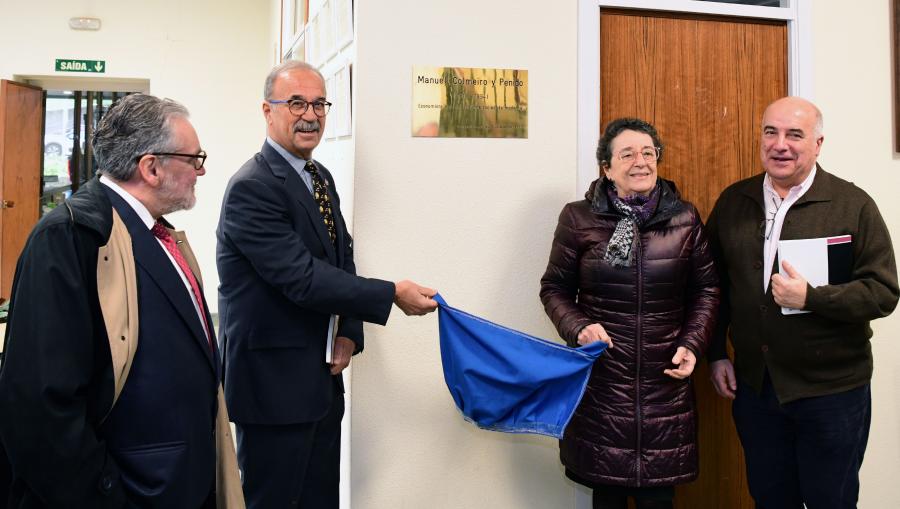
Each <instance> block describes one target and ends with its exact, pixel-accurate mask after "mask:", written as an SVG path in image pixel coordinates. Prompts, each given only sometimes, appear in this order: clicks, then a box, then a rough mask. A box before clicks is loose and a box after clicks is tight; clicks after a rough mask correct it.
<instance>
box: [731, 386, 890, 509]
mask: <svg viewBox="0 0 900 509" xmlns="http://www.w3.org/2000/svg"><path fill="white" fill-rule="evenodd" d="M731 411H732V415H733V416H734V423H735V426H736V427H737V432H738V436H739V437H740V440H741V445H742V446H743V448H744V457H745V461H746V465H747V482H748V484H749V487H750V495H751V496H752V497H753V499H754V501H755V502H756V507H757V508H758V509H782V508H784V509H788V508H790V509H795V508H796V509H799V508H802V507H803V505H802V504H804V503H805V504H806V507H807V508H808V509H829V508H835V509H837V508H841V509H844V508H855V507H856V501H857V499H858V497H859V469H860V467H861V466H862V461H863V455H864V454H865V452H866V442H867V441H868V439H869V425H870V423H871V421H872V395H871V392H870V388H869V384H866V385H863V386H862V387H857V388H855V389H851V390H849V391H845V392H841V393H837V394H829V395H827V396H817V397H812V398H804V399H800V400H796V401H791V402H790V403H786V404H784V405H781V404H779V403H778V399H777V398H776V396H775V390H774V388H773V387H772V382H771V380H769V376H768V374H766V376H765V379H764V381H763V387H762V393H761V394H756V392H755V391H754V390H753V388H752V387H750V386H749V385H746V384H744V383H741V382H740V381H738V387H737V397H736V398H735V400H734V404H733V405H732V408H731Z"/></svg>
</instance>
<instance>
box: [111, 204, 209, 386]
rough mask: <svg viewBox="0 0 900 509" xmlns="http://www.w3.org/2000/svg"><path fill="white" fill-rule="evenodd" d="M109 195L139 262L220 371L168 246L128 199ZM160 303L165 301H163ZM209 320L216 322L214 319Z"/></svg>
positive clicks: (140, 303)
mask: <svg viewBox="0 0 900 509" xmlns="http://www.w3.org/2000/svg"><path fill="white" fill-rule="evenodd" d="M107 195H108V196H109V198H110V201H111V202H112V204H113V207H115V208H116V210H117V211H118V212H119V216H121V218H122V221H123V222H124V223H125V226H126V227H128V233H129V235H131V243H132V245H133V247H134V260H135V263H137V264H138V265H140V266H141V268H143V269H144V270H145V271H146V272H147V274H148V275H149V276H150V279H152V280H153V282H154V283H155V284H156V285H157V286H158V287H159V288H160V290H161V291H162V293H163V294H164V295H165V297H166V299H167V300H168V301H169V303H170V304H171V305H172V307H173V308H174V309H175V312H176V313H177V314H178V316H180V317H181V319H182V321H183V322H184V324H185V325H186V326H187V328H188V329H189V330H190V331H191V335H192V336H193V337H194V340H195V341H196V342H197V343H198V345H199V346H200V347H201V348H202V349H203V352H204V353H205V354H206V357H207V360H209V363H210V367H211V368H212V369H213V371H214V372H216V373H218V369H216V362H215V361H214V360H213V356H212V352H211V351H210V348H209V340H208V339H207V337H206V331H204V330H203V324H202V323H200V317H199V316H197V313H196V311H195V310H194V302H193V299H192V298H191V296H190V294H189V293H188V289H187V288H185V286H184V282H182V280H181V276H180V275H179V274H178V271H177V270H176V269H175V267H174V266H172V262H171V261H169V257H168V256H167V255H166V253H165V252H164V251H163V249H164V248H163V247H162V246H161V245H159V242H157V240H156V237H154V236H153V233H151V232H150V230H148V229H147V226H146V225H145V224H144V222H143V221H141V218H140V217H138V215H137V213H136V212H135V211H134V209H132V208H131V206H130V205H128V204H127V203H126V202H125V200H123V199H122V198H121V197H120V196H119V195H117V194H116V193H115V192H113V191H112V190H108V191H107ZM159 304H160V305H161V304H162V303H159ZM146 305H148V303H144V302H138V306H139V307H141V306H146ZM204 305H205V302H204ZM207 319H209V318H207ZM209 323H210V324H212V321H210V322H209Z"/></svg>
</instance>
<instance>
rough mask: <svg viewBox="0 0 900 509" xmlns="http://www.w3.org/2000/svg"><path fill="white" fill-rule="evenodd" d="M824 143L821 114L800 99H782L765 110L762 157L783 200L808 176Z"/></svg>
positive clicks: (810, 104)
mask: <svg viewBox="0 0 900 509" xmlns="http://www.w3.org/2000/svg"><path fill="white" fill-rule="evenodd" d="M823 140H824V137H823V136H822V112H821V111H819V108H817V107H816V105H815V104H813V103H811V102H809V101H807V100H806V99H802V98H800V97H783V98H781V99H778V100H777V101H775V102H773V103H772V104H770V105H769V106H768V107H767V108H766V111H765V113H763V119H762V137H761V142H760V156H761V159H762V165H763V168H765V170H766V173H767V174H768V175H769V178H770V180H771V182H772V185H773V187H774V188H775V190H776V191H777V192H778V193H779V194H780V195H781V196H782V197H784V196H786V195H787V193H788V191H790V189H791V188H792V187H794V186H798V185H800V184H802V183H803V181H804V180H806V177H808V176H809V174H810V172H811V171H812V169H813V167H815V165H816V159H817V158H818V157H819V150H820V149H821V147H822V141H823Z"/></svg>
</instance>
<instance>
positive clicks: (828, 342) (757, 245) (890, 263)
mask: <svg viewBox="0 0 900 509" xmlns="http://www.w3.org/2000/svg"><path fill="white" fill-rule="evenodd" d="M823 139H824V137H823V135H822V114H821V112H820V111H819V109H818V108H816V106H815V105H813V104H812V103H810V102H808V101H805V100H803V99H800V98H796V97H786V98H782V99H779V100H777V101H775V102H773V103H772V104H770V105H769V107H768V108H767V109H766V111H765V114H764V115H763V120H762V140H761V144H760V152H761V154H760V155H761V158H762V165H763V168H764V169H765V173H762V174H760V175H756V176H753V177H750V178H748V179H745V180H742V181H740V182H737V183H735V184H733V185H731V186H730V187H729V188H727V189H726V190H725V191H724V192H723V193H722V195H721V196H720V197H719V200H718V201H717V203H716V205H715V207H714V209H713V212H712V214H711V215H710V218H709V223H708V230H709V236H710V244H711V246H712V248H713V253H714V255H715V257H716V262H717V265H718V269H719V272H720V274H721V283H722V305H721V307H720V313H719V321H718V324H717V329H716V333H715V335H714V337H713V344H712V345H711V347H710V350H709V360H710V368H711V369H710V371H711V375H710V377H711V379H712V382H713V385H714V386H715V389H716V391H717V392H718V393H719V395H721V396H723V397H726V398H730V399H733V400H734V404H733V407H732V413H733V416H734V421H735V425H736V427H737V431H738V435H739V437H740V440H741V444H742V445H743V448H744V454H745V458H746V465H747V478H748V483H749V488H750V494H751V495H752V496H753V498H754V500H755V501H756V504H757V507H760V508H781V507H795V508H799V507H801V504H802V503H805V504H806V506H807V507H811V508H817V509H818V508H823V507H835V508H837V507H841V508H843V507H856V501H857V498H858V494H859V468H860V466H861V465H862V460H863V454H864V452H865V448H866V441H867V439H868V432H869V424H870V421H871V394H870V391H869V382H870V380H871V376H872V349H871V345H870V343H869V339H870V338H871V336H872V330H871V328H870V327H869V321H870V320H873V319H875V318H880V317H883V316H887V315H888V314H890V313H891V311H893V309H894V307H895V306H896V305H897V299H898V294H900V290H898V287H897V268H896V263H895V261H894V254H893V247H892V244H891V239H890V236H889V234H888V230H887V227H886V226H885V224H884V221H883V220H882V218H881V215H880V213H879V212H878V208H877V207H876V205H875V203H874V201H873V200H872V199H871V198H870V197H869V196H868V195H867V194H866V193H865V192H864V191H862V190H861V189H859V188H858V187H856V186H854V185H853V184H851V183H849V182H847V181H844V180H842V179H840V178H838V177H836V176H834V175H831V174H830V173H827V172H825V170H823V169H822V168H821V167H819V166H818V165H817V164H816V158H817V156H818V154H819V149H820V148H821V146H822V141H823ZM820 238H828V239H831V243H832V244H833V245H832V247H829V248H826V249H829V281H828V284H822V285H819V286H817V287H813V286H811V285H810V284H809V283H808V282H807V281H806V279H805V278H804V274H803V271H802V270H800V269H797V268H795V267H794V265H792V260H790V259H788V258H787V256H785V257H779V256H778V254H779V253H778V250H779V241H785V240H794V239H820ZM835 242H837V244H834V243H835ZM825 243H826V245H827V242H825ZM841 243H843V244H841ZM842 252H843V257H841V256H839V255H841V254H842ZM793 263H794V264H795V265H798V264H799V261H798V260H793ZM726 333H728V336H729V337H730V338H731V342H732V345H733V347H734V360H735V363H734V366H732V363H731V361H730V360H729V359H728V356H727V354H726V348H725V341H726Z"/></svg>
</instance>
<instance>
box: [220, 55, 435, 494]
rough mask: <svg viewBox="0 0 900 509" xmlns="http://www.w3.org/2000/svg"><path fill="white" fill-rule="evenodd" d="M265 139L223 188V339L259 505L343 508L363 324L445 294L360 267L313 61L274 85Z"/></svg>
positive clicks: (242, 459) (290, 66)
mask: <svg viewBox="0 0 900 509" xmlns="http://www.w3.org/2000/svg"><path fill="white" fill-rule="evenodd" d="M264 94H265V95H264V102H263V104H262V110H263V114H264V115H265V117H266V124H267V134H268V137H267V139H266V141H265V143H263V146H262V149H261V151H260V152H259V153H258V154H256V155H255V156H253V157H252V158H251V159H250V160H249V161H247V163H245V164H244V166H243V167H242V168H241V169H240V170H239V171H238V172H237V174H235V176H234V177H233V178H232V179H231V181H230V182H229V184H228V187H227V189H226V191H225V198H224V201H223V203H222V212H221V215H220V218H219V228H218V231H217V238H218V247H217V254H216V263H217V266H218V268H219V277H220V280H221V286H220V287H219V316H220V323H221V337H220V342H221V344H222V349H223V350H224V352H225V395H226V399H227V401H228V405H229V408H230V409H231V412H232V413H231V417H232V419H233V420H234V422H235V425H236V429H237V439H238V461H239V463H240V466H241V470H242V473H243V481H244V493H245V495H246V498H247V505H248V507H266V508H268V507H295V506H300V507H308V508H317V509H319V508H329V507H335V508H336V507H337V506H338V493H339V490H338V486H339V470H340V469H339V466H340V425H341V418H342V416H343V413H344V397H343V379H342V374H341V372H342V371H343V370H344V368H346V367H347V366H348V365H349V363H350V356H351V355H352V354H355V353H359V352H361V351H362V349H363V328H362V323H363V321H367V322H373V323H378V324H384V323H385V322H386V321H387V319H388V314H389V313H390V311H391V304H392V302H393V303H396V304H397V306H398V307H400V308H401V309H402V310H403V311H404V312H405V313H406V314H417V315H420V314H425V313H428V312H431V311H434V310H435V309H436V308H437V303H436V302H435V301H434V300H432V299H431V298H430V297H432V296H433V295H434V294H435V291H434V290H431V289H428V288H424V287H421V286H419V285H417V284H415V283H413V282H411V281H400V282H399V283H396V284H394V283H391V282H389V281H382V280H379V279H368V278H363V277H360V276H357V275H356V266H355V265H354V262H353V242H352V239H351V238H350V233H349V232H348V231H347V226H346V224H345V222H344V218H343V216H342V215H341V208H340V199H339V198H338V195H337V190H336V189H335V187H334V180H333V179H332V177H331V174H330V173H329V172H328V170H327V169H325V167H324V166H322V165H321V164H320V163H319V162H317V161H313V159H312V152H313V149H314V148H315V147H316V146H317V145H318V144H319V141H320V140H321V138H322V133H323V131H324V127H325V121H326V114H327V113H328V109H329V107H330V106H331V103H329V102H328V101H327V100H326V98H325V80H324V79H323V78H322V76H321V74H319V72H318V71H317V70H316V69H315V68H314V67H311V66H310V65H308V64H305V63H303V62H296V61H292V62H287V63H285V64H282V65H280V66H278V67H275V68H274V69H273V70H272V71H271V72H270V73H269V76H268V78H267V79H266V85H265V90H264Z"/></svg>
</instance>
